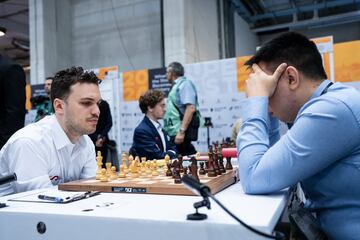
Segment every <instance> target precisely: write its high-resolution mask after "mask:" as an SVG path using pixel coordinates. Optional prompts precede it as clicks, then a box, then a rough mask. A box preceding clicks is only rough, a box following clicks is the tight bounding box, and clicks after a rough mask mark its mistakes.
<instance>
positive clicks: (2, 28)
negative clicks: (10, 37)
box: [0, 27, 6, 37]
mask: <svg viewBox="0 0 360 240" xmlns="http://www.w3.org/2000/svg"><path fill="white" fill-rule="evenodd" d="M5 34H6V28H4V27H0V37H1V36H4V35H5Z"/></svg>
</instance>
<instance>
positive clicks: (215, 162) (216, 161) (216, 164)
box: [213, 145, 222, 175]
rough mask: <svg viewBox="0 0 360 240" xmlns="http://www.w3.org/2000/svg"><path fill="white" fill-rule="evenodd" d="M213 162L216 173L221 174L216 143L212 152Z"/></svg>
mask: <svg viewBox="0 0 360 240" xmlns="http://www.w3.org/2000/svg"><path fill="white" fill-rule="evenodd" d="M213 164H214V170H215V173H216V175H221V174H222V173H221V171H220V166H219V161H218V148H217V145H216V146H215V150H214V152H213Z"/></svg>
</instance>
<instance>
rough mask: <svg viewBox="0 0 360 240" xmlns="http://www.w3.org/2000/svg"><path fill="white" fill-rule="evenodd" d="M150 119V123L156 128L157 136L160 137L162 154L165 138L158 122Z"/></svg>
mask: <svg viewBox="0 0 360 240" xmlns="http://www.w3.org/2000/svg"><path fill="white" fill-rule="evenodd" d="M149 119H150V122H151V123H152V124H153V125H154V127H155V128H156V130H157V131H158V133H159V135H160V138H161V142H162V145H163V146H164V150H163V151H164V152H166V151H167V150H166V142H165V136H164V132H163V131H162V126H161V124H160V123H159V122H156V121H154V120H152V119H151V118H149Z"/></svg>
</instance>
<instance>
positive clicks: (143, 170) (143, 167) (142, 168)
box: [140, 158, 146, 177]
mask: <svg viewBox="0 0 360 240" xmlns="http://www.w3.org/2000/svg"><path fill="white" fill-rule="evenodd" d="M145 159H146V158H145ZM140 177H146V160H145V161H142V160H141V164H140Z"/></svg>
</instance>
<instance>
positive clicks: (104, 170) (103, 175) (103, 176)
mask: <svg viewBox="0 0 360 240" xmlns="http://www.w3.org/2000/svg"><path fill="white" fill-rule="evenodd" d="M108 181H109V179H108V176H107V175H106V169H105V168H103V169H101V177H100V182H108Z"/></svg>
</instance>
